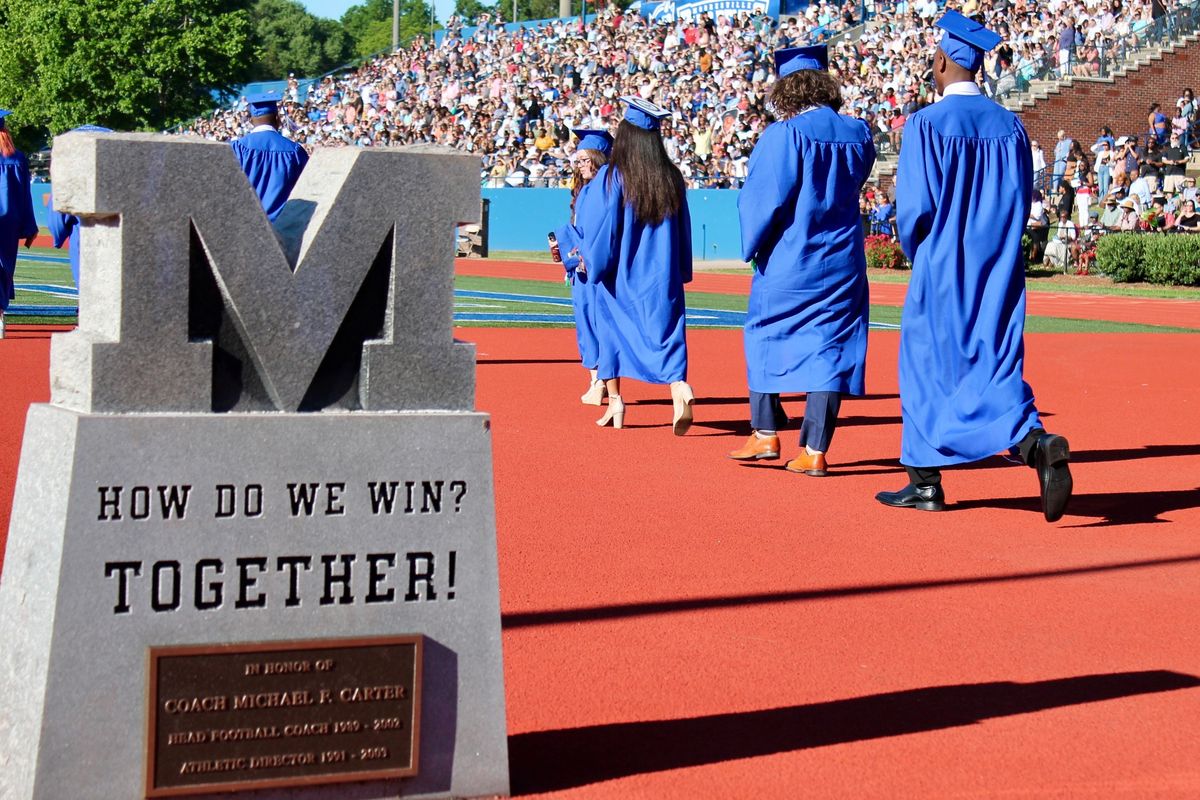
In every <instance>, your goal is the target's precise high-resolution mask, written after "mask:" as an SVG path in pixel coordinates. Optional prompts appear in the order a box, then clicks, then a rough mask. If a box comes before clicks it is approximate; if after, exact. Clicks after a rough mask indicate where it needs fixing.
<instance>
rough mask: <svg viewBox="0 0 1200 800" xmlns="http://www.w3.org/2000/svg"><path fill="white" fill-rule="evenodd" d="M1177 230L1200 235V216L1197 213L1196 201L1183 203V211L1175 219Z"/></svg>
mask: <svg viewBox="0 0 1200 800" xmlns="http://www.w3.org/2000/svg"><path fill="white" fill-rule="evenodd" d="M1175 230H1176V231H1179V232H1180V233H1200V214H1197V213H1196V201H1195V200H1184V201H1183V211H1182V212H1181V213H1180V214H1179V216H1178V217H1176V218H1175Z"/></svg>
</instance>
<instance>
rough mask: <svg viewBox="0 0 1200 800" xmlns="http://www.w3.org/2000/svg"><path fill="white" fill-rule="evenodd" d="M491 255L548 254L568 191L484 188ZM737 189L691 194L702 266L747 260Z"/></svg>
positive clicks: (695, 245) (563, 219)
mask: <svg viewBox="0 0 1200 800" xmlns="http://www.w3.org/2000/svg"><path fill="white" fill-rule="evenodd" d="M483 196H484V198H485V199H487V200H489V201H490V205H489V208H488V213H489V220H488V248H489V249H490V250H545V249H546V233H547V232H549V231H552V230H554V229H555V228H557V227H558V226H559V225H561V224H563V223H564V222H566V220H567V214H568V213H569V211H568V210H569V209H570V206H571V193H570V192H569V191H568V190H566V189H484V190H483ZM737 197H738V192H737V190H736V189H689V190H688V209H689V210H690V211H691V214H692V254H693V257H694V258H695V260H697V261H713V260H717V259H738V260H740V259H741V257H742V252H741V250H742V240H741V233H740V232H739V230H738V213H737Z"/></svg>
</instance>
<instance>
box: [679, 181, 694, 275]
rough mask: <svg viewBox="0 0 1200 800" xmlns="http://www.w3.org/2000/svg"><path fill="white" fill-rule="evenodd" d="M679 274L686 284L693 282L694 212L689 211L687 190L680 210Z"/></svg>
mask: <svg viewBox="0 0 1200 800" xmlns="http://www.w3.org/2000/svg"><path fill="white" fill-rule="evenodd" d="M679 274H680V276H681V277H682V278H683V282H684V283H691V282H692V212H691V211H690V210H688V201H687V190H686V189H685V190H684V192H683V205H682V206H680V208H679Z"/></svg>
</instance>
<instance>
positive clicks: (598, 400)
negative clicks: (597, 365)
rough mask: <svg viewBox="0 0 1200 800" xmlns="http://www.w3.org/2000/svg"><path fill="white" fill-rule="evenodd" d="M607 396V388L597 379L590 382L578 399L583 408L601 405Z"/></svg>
mask: <svg viewBox="0 0 1200 800" xmlns="http://www.w3.org/2000/svg"><path fill="white" fill-rule="evenodd" d="M607 394H608V387H607V386H605V385H604V381H602V380H600V379H599V378H597V379H596V380H594V381H592V385H591V386H589V387H588V390H587V391H586V392H584V393H583V396H581V397H580V398H579V399H580V401H582V402H583V404H584V405H585V406H598V405H601V404H603V402H604V397H605V396H606V395H607Z"/></svg>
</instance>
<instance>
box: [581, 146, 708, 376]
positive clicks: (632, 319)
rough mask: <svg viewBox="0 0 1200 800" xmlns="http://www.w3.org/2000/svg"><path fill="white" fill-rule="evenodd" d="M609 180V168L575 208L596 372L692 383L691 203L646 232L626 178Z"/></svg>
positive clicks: (615, 175) (587, 188) (585, 190)
mask: <svg viewBox="0 0 1200 800" xmlns="http://www.w3.org/2000/svg"><path fill="white" fill-rule="evenodd" d="M609 173H610V166H609V165H608V164H605V165H604V166H603V167H601V168H600V169H599V170H598V171H597V172H596V177H594V178H592V180H591V182H589V183H588V185H587V186H585V187H583V191H581V192H580V193H579V197H578V199H577V200H576V201H575V220H576V233H577V234H578V235H579V237H580V242H581V244H582V246H581V247H580V248H579V250H580V253H581V254H582V255H583V260H584V263H585V265H586V267H587V271H586V272H585V273H583V274H584V275H585V276H586V280H587V282H588V283H590V284H594V285H595V292H596V294H595V297H594V298H593V318H594V320H595V330H596V336H597V341H598V343H599V359H598V361H597V365H596V369H597V370H598V371H599V376H600V378H602V379H608V378H615V377H618V376H619V377H626V378H635V379H637V380H640V381H646V382H647V383H672V382H674V381H682V380H687V335H686V331H685V323H684V314H685V307H684V298H683V285H684V284H685V283H689V282H690V281H691V280H692V222H691V217H690V216H689V215H688V208H687V199H686V198H685V199H684V201H683V206H682V207H681V208H680V211H679V213H678V214H676V215H675V216H674V217H670V218H668V219H665V220H663V221H662V222H660V223H659V224H657V225H647V224H646V223H644V222H640V221H638V219H637V218H636V217H635V216H634V213H633V208H632V207H631V206H629V205H627V204H626V203H625V195H624V190H623V188H622V187H623V184H622V181H621V176H620V173H613V180H609Z"/></svg>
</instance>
